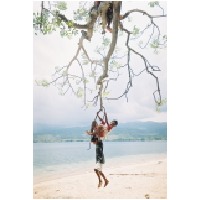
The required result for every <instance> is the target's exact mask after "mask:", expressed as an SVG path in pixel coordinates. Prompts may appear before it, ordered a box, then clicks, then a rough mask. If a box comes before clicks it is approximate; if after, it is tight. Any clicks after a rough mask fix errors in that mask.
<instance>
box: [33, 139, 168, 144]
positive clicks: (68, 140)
mask: <svg viewBox="0 0 200 200" xmlns="http://www.w3.org/2000/svg"><path fill="white" fill-rule="evenodd" d="M156 141H159V142H162V141H163V142H167V139H150V140H148V139H123V140H122V139H116V140H107V139H105V141H104V142H156ZM68 142H86V143H89V142H90V141H89V140H83V139H64V140H61V141H60V140H57V141H50V140H46V141H36V140H33V143H68Z"/></svg>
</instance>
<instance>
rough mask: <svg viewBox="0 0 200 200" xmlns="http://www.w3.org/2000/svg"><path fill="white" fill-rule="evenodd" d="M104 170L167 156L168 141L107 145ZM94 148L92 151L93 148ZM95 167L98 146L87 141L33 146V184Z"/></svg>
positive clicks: (87, 170) (36, 144) (85, 171)
mask: <svg viewBox="0 0 200 200" xmlns="http://www.w3.org/2000/svg"><path fill="white" fill-rule="evenodd" d="M103 145H104V157H105V165H104V168H114V167H116V166H120V165H124V164H126V165H128V164H133V163H138V162H144V161H146V160H147V159H149V160H150V159H152V158H159V157H160V156H163V155H164V156H166V155H167V141H166V140H164V141H159V140H158V141H148V142H147V141H143V142H104V143H103ZM90 147H91V148H90ZM95 165H96V146H95V145H94V144H91V145H89V143H87V142H66V143H34V144H33V177H34V181H35V182H38V181H45V180H51V179H53V178H55V176H57V177H63V176H68V175H74V174H79V173H90V172H91V171H92V170H93V169H94V168H95Z"/></svg>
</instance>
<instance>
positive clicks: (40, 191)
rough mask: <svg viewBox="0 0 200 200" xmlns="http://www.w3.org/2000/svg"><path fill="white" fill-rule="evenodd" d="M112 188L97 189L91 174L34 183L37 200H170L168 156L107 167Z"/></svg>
mask: <svg viewBox="0 0 200 200" xmlns="http://www.w3.org/2000/svg"><path fill="white" fill-rule="evenodd" d="M103 171H104V173H105V175H106V176H107V178H108V180H109V184H108V185H107V186H106V187H104V186H102V187H100V188H98V179H97V176H96V174H95V173H94V171H93V168H91V170H89V171H86V172H85V173H83V172H82V173H81V174H80V173H77V174H74V175H71V176H70V175H62V176H55V177H51V179H49V180H47V179H46V180H45V179H43V180H42V179H34V184H33V198H34V199H148V198H149V199H167V158H166V155H165V154H162V155H160V156H155V157H152V156H151V157H150V158H149V159H141V160H140V161H139V162H133V163H131V161H130V160H129V162H128V163H127V162H124V163H123V160H122V161H121V162H120V164H119V165H115V166H112V165H109V166H108V165H105V166H104V170H103Z"/></svg>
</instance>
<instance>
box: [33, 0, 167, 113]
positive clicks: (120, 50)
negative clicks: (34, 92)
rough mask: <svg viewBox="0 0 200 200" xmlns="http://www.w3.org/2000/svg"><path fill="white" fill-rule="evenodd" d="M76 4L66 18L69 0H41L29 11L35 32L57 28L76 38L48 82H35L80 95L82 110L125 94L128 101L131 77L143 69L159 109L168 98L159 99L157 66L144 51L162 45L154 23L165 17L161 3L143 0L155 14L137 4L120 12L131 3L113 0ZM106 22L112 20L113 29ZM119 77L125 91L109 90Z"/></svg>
mask: <svg viewBox="0 0 200 200" xmlns="http://www.w3.org/2000/svg"><path fill="white" fill-rule="evenodd" d="M78 3H79V4H78V8H77V9H76V10H74V12H73V16H70V17H72V18H69V17H68V15H67V13H68V11H69V9H70V5H71V4H70V3H69V4H68V2H59V1H58V2H43V1H42V2H41V6H40V7H41V10H40V12H37V13H33V27H34V33H35V35H37V34H44V35H46V34H53V32H58V31H60V35H61V37H67V38H68V39H73V38H75V37H78V38H79V42H78V45H77V51H76V54H75V55H74V56H73V57H72V58H71V61H70V62H69V63H68V64H65V65H63V66H61V67H56V68H55V73H54V74H53V76H52V80H51V81H47V80H41V81H36V83H37V85H39V86H45V87H47V86H50V85H54V86H56V87H57V88H58V89H59V90H60V94H61V95H65V94H66V93H67V92H68V91H69V90H71V91H72V92H73V94H74V95H75V96H77V97H79V98H82V99H83V104H84V106H85V107H86V108H87V107H88V106H89V105H90V104H92V105H93V106H97V105H98V103H99V107H100V110H101V111H102V110H103V108H104V103H103V102H104V101H105V100H118V99H119V98H122V97H125V98H126V99H127V101H128V93H129V91H130V89H131V87H132V86H133V81H134V79H135V78H136V77H138V76H140V75H141V74H143V73H144V72H146V73H147V74H149V75H150V76H151V77H152V78H153V79H155V88H156V89H155V90H154V91H153V98H154V101H155V104H156V109H157V110H159V107H160V106H162V105H163V103H165V102H166V99H165V98H164V99H163V98H162V97H161V91H160V84H159V78H158V76H157V73H159V72H160V66H157V65H155V64H154V63H151V62H150V61H149V59H148V56H147V55H146V54H145V51H147V50H148V51H149V49H150V50H151V51H153V52H154V53H155V54H158V53H159V51H161V50H162V49H164V48H166V44H167V36H166V33H165V32H164V33H163V32H162V31H161V29H160V27H159V25H158V21H159V20H160V21H162V20H165V19H166V16H167V15H166V13H165V10H164V8H163V7H162V3H160V2H158V1H154V2H149V3H148V2H146V3H147V4H148V6H149V7H150V8H152V9H153V8H157V10H159V14H156V15H154V14H150V13H149V12H147V11H145V10H143V9H139V8H130V9H129V10H127V11H126V12H124V13H122V8H123V6H124V5H126V4H130V2H126V1H122V2H120V1H113V2H112V3H110V4H109V2H107V1H105V2H102V4H101V3H100V4H98V5H97V2H92V1H87V2H78ZM131 5H134V4H133V3H132V4H131ZM109 9H110V10H111V11H110V13H109V12H108V10H109ZM157 12H158V11H157ZM109 17H110V18H109ZM141 19H142V23H141ZM109 20H111V21H112V23H111V25H112V28H111V27H110V26H109V23H108V21H109ZM106 26H108V27H107V29H106ZM97 41H98V44H97V43H96V42H97ZM122 44H123V45H122ZM92 45H94V46H95V47H93V46H92ZM75 68H76V71H75V70H74V69H75ZM122 73H123V74H122ZM120 78H123V81H126V84H125V85H126V86H125V88H124V91H123V92H122V93H121V94H117V95H116V94H112V87H113V86H114V87H117V84H118V82H119V79H120ZM113 95H115V96H113Z"/></svg>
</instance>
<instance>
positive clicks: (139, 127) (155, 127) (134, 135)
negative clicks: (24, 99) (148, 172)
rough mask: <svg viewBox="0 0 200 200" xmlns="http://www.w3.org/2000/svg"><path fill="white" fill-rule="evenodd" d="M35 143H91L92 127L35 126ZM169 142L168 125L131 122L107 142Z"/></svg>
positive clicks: (115, 129)
mask: <svg viewBox="0 0 200 200" xmlns="http://www.w3.org/2000/svg"><path fill="white" fill-rule="evenodd" d="M33 127H34V129H33V142H73V141H89V139H90V136H88V135H87V134H85V133H84V132H85V131H86V130H89V129H90V127H89V126H88V127H73V128H66V127H64V126H56V125H46V124H34V126H33ZM138 140H139V141H145V140H167V123H166V122H162V123H158V122H130V123H122V124H119V125H118V127H117V128H114V129H113V130H112V131H111V132H110V134H109V135H108V137H107V139H106V141H138Z"/></svg>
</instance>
